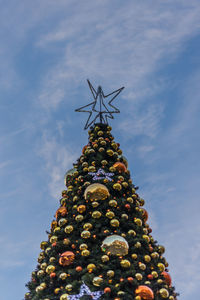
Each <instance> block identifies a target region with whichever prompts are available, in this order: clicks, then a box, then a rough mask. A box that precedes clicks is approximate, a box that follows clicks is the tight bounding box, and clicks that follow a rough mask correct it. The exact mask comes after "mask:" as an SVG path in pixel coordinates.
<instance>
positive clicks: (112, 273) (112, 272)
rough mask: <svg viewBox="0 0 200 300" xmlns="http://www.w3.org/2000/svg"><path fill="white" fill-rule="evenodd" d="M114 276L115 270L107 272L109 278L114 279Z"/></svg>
mask: <svg viewBox="0 0 200 300" xmlns="http://www.w3.org/2000/svg"><path fill="white" fill-rule="evenodd" d="M114 275H115V272H114V271H113V270H108V271H107V276H108V277H110V278H111V277H114Z"/></svg>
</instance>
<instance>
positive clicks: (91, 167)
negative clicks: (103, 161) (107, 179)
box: [88, 166, 96, 172]
mask: <svg viewBox="0 0 200 300" xmlns="http://www.w3.org/2000/svg"><path fill="white" fill-rule="evenodd" d="M88 171H89V172H96V168H95V167H94V166H90V167H89V168H88Z"/></svg>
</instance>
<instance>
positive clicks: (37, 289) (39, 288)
mask: <svg viewBox="0 0 200 300" xmlns="http://www.w3.org/2000/svg"><path fill="white" fill-rule="evenodd" d="M35 291H36V293H39V292H41V291H43V287H42V286H40V285H39V286H37V287H36V289H35Z"/></svg>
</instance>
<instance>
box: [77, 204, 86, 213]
mask: <svg viewBox="0 0 200 300" xmlns="http://www.w3.org/2000/svg"><path fill="white" fill-rule="evenodd" d="M77 211H78V212H79V213H80V214H82V213H83V212H85V211H86V206H85V205H79V206H78V207H77Z"/></svg>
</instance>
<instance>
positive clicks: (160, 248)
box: [158, 245, 165, 254]
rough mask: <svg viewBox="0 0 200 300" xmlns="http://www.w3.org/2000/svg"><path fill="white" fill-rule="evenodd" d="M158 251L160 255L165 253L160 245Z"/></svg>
mask: <svg viewBox="0 0 200 300" xmlns="http://www.w3.org/2000/svg"><path fill="white" fill-rule="evenodd" d="M158 251H159V252H160V254H163V253H164V252H165V247H164V246H162V245H159V246H158Z"/></svg>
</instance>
